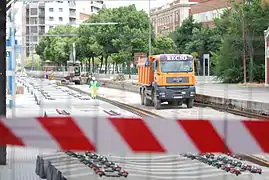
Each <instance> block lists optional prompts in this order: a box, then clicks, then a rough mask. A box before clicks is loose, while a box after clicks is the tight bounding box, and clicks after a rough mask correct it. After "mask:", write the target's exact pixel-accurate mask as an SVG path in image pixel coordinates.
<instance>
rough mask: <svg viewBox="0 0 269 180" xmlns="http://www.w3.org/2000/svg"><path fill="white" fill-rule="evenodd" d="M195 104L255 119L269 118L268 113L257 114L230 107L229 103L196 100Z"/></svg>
mask: <svg viewBox="0 0 269 180" xmlns="http://www.w3.org/2000/svg"><path fill="white" fill-rule="evenodd" d="M194 105H195V106H197V107H210V108H212V109H215V110H218V111H223V112H227V113H230V114H234V115H238V116H243V117H248V118H254V119H261V120H269V115H267V114H257V113H255V112H249V111H246V110H240V109H236V108H231V107H229V105H222V104H217V103H207V102H200V101H195V103H194Z"/></svg>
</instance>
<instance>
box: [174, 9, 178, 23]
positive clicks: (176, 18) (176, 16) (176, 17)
mask: <svg viewBox="0 0 269 180" xmlns="http://www.w3.org/2000/svg"><path fill="white" fill-rule="evenodd" d="M175 21H178V11H176V14H175Z"/></svg>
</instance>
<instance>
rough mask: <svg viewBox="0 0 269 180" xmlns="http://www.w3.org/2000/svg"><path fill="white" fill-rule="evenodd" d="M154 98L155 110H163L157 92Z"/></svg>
mask: <svg viewBox="0 0 269 180" xmlns="http://www.w3.org/2000/svg"><path fill="white" fill-rule="evenodd" d="M152 96H153V103H154V108H155V109H157V110H158V109H160V108H161V102H160V100H159V99H158V97H157V96H156V91H154V93H153V94H152Z"/></svg>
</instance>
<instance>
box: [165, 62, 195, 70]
mask: <svg viewBox="0 0 269 180" xmlns="http://www.w3.org/2000/svg"><path fill="white" fill-rule="evenodd" d="M192 70H193V69H192V61H161V71H162V72H163V73H169V72H192Z"/></svg>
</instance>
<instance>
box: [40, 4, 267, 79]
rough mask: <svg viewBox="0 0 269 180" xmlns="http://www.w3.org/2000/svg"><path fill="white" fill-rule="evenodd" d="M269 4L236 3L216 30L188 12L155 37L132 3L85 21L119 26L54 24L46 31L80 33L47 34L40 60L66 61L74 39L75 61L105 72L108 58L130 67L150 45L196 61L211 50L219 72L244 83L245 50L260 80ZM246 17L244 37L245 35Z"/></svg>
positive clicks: (250, 67)
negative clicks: (166, 33)
mask: <svg viewBox="0 0 269 180" xmlns="http://www.w3.org/2000/svg"><path fill="white" fill-rule="evenodd" d="M268 4H269V3H268V0H251V1H248V2H247V3H244V4H243V3H235V2H234V4H233V6H232V7H231V8H227V9H226V10H225V11H224V12H223V14H222V16H221V17H220V18H217V19H214V23H215V27H214V28H209V27H206V26H203V25H202V24H201V23H197V22H196V21H195V20H194V18H193V17H192V16H189V17H188V18H186V19H185V20H184V21H183V23H182V25H181V26H178V27H176V30H175V31H174V32H172V33H171V34H170V35H169V37H166V36H158V37H157V36H155V34H154V33H153V31H151V30H152V29H153V28H152V25H151V23H150V22H149V17H148V15H147V14H146V13H145V12H144V11H138V10H137V9H136V7H135V6H134V5H130V6H126V7H120V8H113V9H102V10H101V11H100V12H99V13H98V14H96V15H92V16H91V17H90V18H89V19H88V20H87V21H86V23H105V22H116V23H117V24H116V25H115V24H111V25H88V24H82V25H80V26H79V27H78V28H75V27H70V26H61V27H56V28H54V29H52V30H50V31H49V33H48V34H72V33H76V34H78V36H76V37H61V36H57V37H50V36H44V37H43V38H42V39H41V41H40V42H39V44H38V46H37V47H36V52H37V54H38V55H39V56H40V57H41V59H42V60H51V61H54V62H56V63H58V64H65V63H66V61H67V60H68V59H69V52H70V46H71V45H72V43H73V42H75V43H76V52H77V59H78V60H81V61H84V62H86V63H87V64H88V66H89V67H91V69H92V71H95V70H96V62H97V60H98V63H100V64H99V65H100V66H99V68H100V69H99V70H101V69H102V66H103V65H105V72H106V71H107V64H108V62H109V61H110V63H112V64H113V66H114V65H116V66H117V65H119V64H125V65H129V64H130V61H133V60H134V59H133V57H134V54H135V53H140V52H144V53H145V52H149V51H150V49H151V53H152V54H161V53H188V54H192V55H194V56H195V58H196V59H198V60H199V59H200V60H201V59H202V56H203V54H210V56H211V68H212V71H213V72H214V74H215V75H217V76H218V77H219V78H220V79H222V80H224V81H225V82H240V81H242V80H243V64H242V55H243V49H245V54H246V61H247V70H248V71H247V76H248V80H250V81H262V80H263V78H264V77H263V76H264V37H263V36H264V35H263V31H264V30H265V29H267V27H268V26H269V6H268ZM243 18H244V23H245V28H244V33H245V40H243V39H242V24H243V22H242V20H243ZM149 40H150V41H149ZM150 42H151V45H150V46H149V43H150ZM149 47H151V48H150V49H149ZM96 59H97V60H96ZM197 62H199V61H197ZM212 71H211V72H212Z"/></svg>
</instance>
